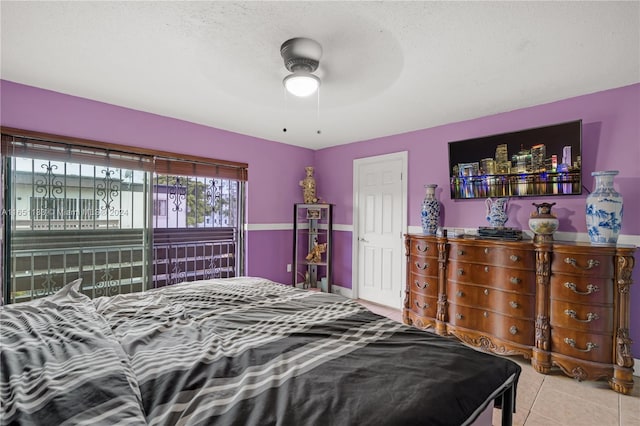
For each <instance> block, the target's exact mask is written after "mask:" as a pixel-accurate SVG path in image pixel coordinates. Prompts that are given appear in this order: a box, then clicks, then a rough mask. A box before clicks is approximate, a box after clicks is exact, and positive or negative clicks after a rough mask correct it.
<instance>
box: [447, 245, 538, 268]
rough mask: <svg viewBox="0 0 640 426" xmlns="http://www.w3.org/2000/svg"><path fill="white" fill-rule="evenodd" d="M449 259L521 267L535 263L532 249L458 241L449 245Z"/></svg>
mask: <svg viewBox="0 0 640 426" xmlns="http://www.w3.org/2000/svg"><path fill="white" fill-rule="evenodd" d="M449 259H450V260H459V261H463V262H474V263H483V264H488V265H495V266H503V267H507V268H521V269H534V268H535V263H536V258H535V252H534V251H533V250H525V249H518V248H512V247H505V246H483V245H465V244H458V243H452V244H451V245H450V246H449Z"/></svg>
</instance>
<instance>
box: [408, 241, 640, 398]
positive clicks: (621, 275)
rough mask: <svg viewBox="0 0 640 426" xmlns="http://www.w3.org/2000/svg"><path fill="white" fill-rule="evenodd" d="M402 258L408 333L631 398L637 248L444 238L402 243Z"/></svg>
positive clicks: (629, 246) (582, 243)
mask: <svg viewBox="0 0 640 426" xmlns="http://www.w3.org/2000/svg"><path fill="white" fill-rule="evenodd" d="M405 249H406V250H405V255H406V261H407V273H406V283H405V299H404V303H405V307H404V310H403V318H404V319H405V321H406V322H407V323H408V324H412V325H416V326H418V327H422V328H425V327H433V328H434V331H435V332H436V333H437V334H439V335H454V336H456V337H457V338H458V339H460V340H462V341H464V342H467V343H468V344H470V345H473V346H480V347H481V349H482V350H487V351H491V352H494V353H498V354H503V355H504V354H521V355H523V356H524V357H526V358H531V363H532V365H533V368H534V369H535V370H536V371H538V372H540V373H543V374H549V373H550V372H551V371H552V370H553V369H554V368H555V367H558V368H559V369H560V370H561V371H562V372H563V373H565V374H567V375H569V376H573V377H576V378H578V379H587V380H600V379H607V381H608V383H609V386H610V387H611V388H612V389H613V390H614V391H616V392H620V393H623V394H629V393H631V391H632V389H633V382H634V378H633V377H634V376H633V372H634V369H633V366H634V365H633V364H634V359H633V358H634V357H633V355H632V354H631V346H632V344H633V342H632V336H631V333H630V330H632V329H633V327H635V324H631V320H630V316H631V313H632V311H633V310H634V309H637V308H639V307H638V306H634V304H633V303H631V300H630V297H629V295H630V293H631V291H630V288H631V284H632V281H633V268H634V265H635V258H634V256H635V255H636V252H637V247H636V246H634V245H626V244H617V245H615V246H594V245H591V244H589V243H585V242H579V241H555V240H552V239H550V238H540V237H536V238H534V239H533V240H526V239H523V240H519V241H504V240H492V239H482V238H473V237H464V238H458V237H453V238H449V237H447V235H446V234H444V233H443V235H442V236H426V235H421V234H415V235H414V234H410V235H407V236H406V239H405ZM635 284H636V285H637V284H638V283H635ZM636 290H637V289H636ZM634 291H635V290H634ZM635 382H636V386H638V379H637V378H636V379H635Z"/></svg>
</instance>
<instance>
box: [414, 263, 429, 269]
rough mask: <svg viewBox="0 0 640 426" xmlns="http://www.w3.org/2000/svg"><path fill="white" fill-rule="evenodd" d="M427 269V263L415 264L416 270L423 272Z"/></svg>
mask: <svg viewBox="0 0 640 426" xmlns="http://www.w3.org/2000/svg"><path fill="white" fill-rule="evenodd" d="M428 267H429V264H428V263H426V262H425V263H420V262H416V268H418V269H421V270H425V269H427V268H428Z"/></svg>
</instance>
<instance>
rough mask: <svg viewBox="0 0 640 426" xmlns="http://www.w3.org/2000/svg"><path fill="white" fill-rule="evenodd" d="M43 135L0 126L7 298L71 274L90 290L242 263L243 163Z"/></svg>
mask: <svg viewBox="0 0 640 426" xmlns="http://www.w3.org/2000/svg"><path fill="white" fill-rule="evenodd" d="M27 133H28V132H27ZM39 136H40V135H39ZM46 136H48V138H46V139H44V138H41V137H38V138H34V137H28V136H27V137H25V136H15V135H10V134H8V133H7V134H5V132H4V129H3V135H2V166H3V169H2V176H3V177H4V178H3V179H4V181H5V185H4V187H5V188H7V190H6V193H5V192H3V194H2V198H1V200H3V201H4V204H3V205H2V206H1V207H2V211H3V215H2V219H3V222H4V226H3V231H4V233H5V235H4V236H3V243H2V252H3V253H4V256H3V258H2V263H3V265H6V266H7V267H6V268H3V271H5V274H4V276H3V282H4V283H5V284H4V285H3V296H4V299H5V300H6V301H8V302H17V301H23V300H29V299H32V298H37V297H41V296H44V295H47V294H51V293H53V292H55V291H56V290H57V289H59V288H60V287H62V286H63V285H64V284H65V283H67V282H70V281H72V280H74V279H76V278H80V277H81V278H83V286H82V288H83V292H85V293H86V294H87V295H89V296H91V297H98V296H108V295H113V294H118V293H128V292H135V291H141V290H144V289H147V288H150V287H158V286H163V285H169V284H175V283H179V282H182V281H192V280H196V279H206V278H213V277H227V276H235V275H237V274H239V273H240V274H241V273H242V270H241V268H240V267H241V265H242V261H241V260H242V258H243V243H242V242H243V238H242V228H243V224H242V220H241V218H242V217H243V213H242V212H243V206H244V203H243V201H242V200H243V188H244V180H246V165H243V164H240V165H236V164H235V163H233V164H228V163H224V162H222V164H218V162H214V161H213V160H207V159H201V158H195V159H193V161H183V160H177V159H173V158H171V157H169V156H168V155H167V153H147V152H123V151H121V150H120V149H121V148H122V147H118V149H114V148H113V147H112V146H106V144H100V143H97V142H92V141H77V142H76V141H69V140H64V141H57V140H56V137H55V136H54V137H51V136H50V135H46ZM102 145H105V146H102ZM209 161H210V162H209ZM186 172H188V173H186Z"/></svg>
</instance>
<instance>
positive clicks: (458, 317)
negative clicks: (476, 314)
mask: <svg viewBox="0 0 640 426" xmlns="http://www.w3.org/2000/svg"><path fill="white" fill-rule="evenodd" d="M462 318H464V317H463V316H462V314H456V319H459V320H461V319H462Z"/></svg>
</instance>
